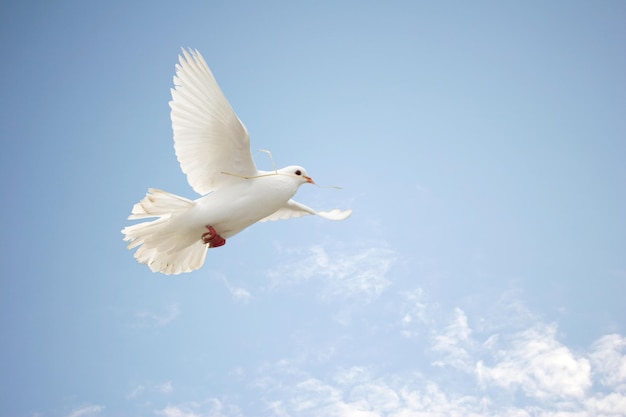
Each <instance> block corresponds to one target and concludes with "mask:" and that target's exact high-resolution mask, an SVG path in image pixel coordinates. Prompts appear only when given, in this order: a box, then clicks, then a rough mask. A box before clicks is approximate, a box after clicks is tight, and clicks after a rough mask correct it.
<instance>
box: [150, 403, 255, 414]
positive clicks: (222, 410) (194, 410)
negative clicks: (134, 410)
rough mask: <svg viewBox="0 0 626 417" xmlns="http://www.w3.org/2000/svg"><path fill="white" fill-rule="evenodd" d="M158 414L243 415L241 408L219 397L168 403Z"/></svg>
mask: <svg viewBox="0 0 626 417" xmlns="http://www.w3.org/2000/svg"><path fill="white" fill-rule="evenodd" d="M156 414H157V415H159V416H164V417H242V416H243V415H242V414H241V412H240V411H239V409H238V408H237V407H235V406H232V405H226V404H224V402H223V401H221V400H219V399H217V398H210V399H208V400H204V401H199V402H188V403H182V404H176V405H168V406H166V407H164V408H163V409H161V410H158V411H156Z"/></svg>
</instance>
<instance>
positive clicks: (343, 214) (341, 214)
mask: <svg viewBox="0 0 626 417" xmlns="http://www.w3.org/2000/svg"><path fill="white" fill-rule="evenodd" d="M317 215H318V216H320V217H323V218H325V219H328V220H345V219H347V218H348V217H350V216H351V215H352V209H348V210H339V209H334V210H331V211H321V212H318V213H317Z"/></svg>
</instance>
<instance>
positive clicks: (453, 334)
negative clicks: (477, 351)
mask: <svg viewBox="0 0 626 417" xmlns="http://www.w3.org/2000/svg"><path fill="white" fill-rule="evenodd" d="M471 332H472V330H471V329H470V327H469V325H468V323H467V316H466V315H465V312H463V310H461V309H460V308H455V309H454V318H453V319H452V321H451V322H450V324H448V325H447V326H446V327H445V328H444V329H443V331H442V332H440V333H439V334H436V335H435V336H434V343H433V346H432V350H433V351H434V352H437V353H441V354H442V355H443V358H441V359H439V360H437V361H435V362H434V365H437V366H453V367H455V368H461V369H466V368H468V366H471V364H470V357H469V353H468V352H467V350H466V349H465V347H464V345H466V344H468V343H470V334H471Z"/></svg>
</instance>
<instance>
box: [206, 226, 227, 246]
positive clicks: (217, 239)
mask: <svg viewBox="0 0 626 417" xmlns="http://www.w3.org/2000/svg"><path fill="white" fill-rule="evenodd" d="M205 227H206V228H207V230H208V232H206V233H204V234H203V235H202V241H203V242H204V243H207V244H208V245H209V247H210V248H218V247H220V246H224V245H225V244H226V239H224V238H223V237H221V236H220V235H218V234H217V232H216V231H215V229H214V228H213V226H205Z"/></svg>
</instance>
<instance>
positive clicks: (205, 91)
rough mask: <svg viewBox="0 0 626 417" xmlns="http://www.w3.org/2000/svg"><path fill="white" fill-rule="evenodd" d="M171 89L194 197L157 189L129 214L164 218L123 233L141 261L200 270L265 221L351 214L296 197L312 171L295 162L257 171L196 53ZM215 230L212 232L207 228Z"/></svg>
mask: <svg viewBox="0 0 626 417" xmlns="http://www.w3.org/2000/svg"><path fill="white" fill-rule="evenodd" d="M183 55H184V58H183V57H181V60H180V65H179V66H177V76H176V77H175V78H174V82H175V84H177V87H176V89H173V90H172V98H173V100H172V102H171V103H170V106H171V107H172V126H173V128H174V147H175V150H176V154H177V156H178V160H179V162H180V163H181V167H182V169H183V172H185V173H186V174H187V178H188V180H189V183H190V184H191V186H192V187H193V188H194V189H195V190H196V191H198V192H199V193H201V194H204V195H203V196H202V197H200V198H198V199H197V200H189V199H187V198H184V197H179V196H176V195H174V194H170V193H168V192H165V191H161V190H156V189H150V190H148V194H147V195H146V197H145V198H144V199H143V200H141V201H140V202H139V203H137V204H135V206H134V207H133V211H132V214H131V215H130V216H129V219H147V218H154V217H157V219H156V220H153V221H150V222H143V223H138V224H135V225H132V226H128V227H126V228H124V229H123V230H122V233H124V234H125V238H124V240H126V241H130V244H129V245H128V247H129V249H132V248H134V247H139V248H138V249H137V251H136V252H135V258H136V259H137V260H138V261H139V262H141V263H144V264H147V265H148V266H149V267H150V269H151V270H153V271H158V272H162V273H165V274H178V273H181V272H188V271H192V270H195V269H198V268H199V267H200V266H202V264H203V263H204V260H205V257H206V253H207V250H208V248H210V247H217V246H222V245H223V244H224V243H225V242H226V241H225V239H227V238H230V237H232V236H234V235H236V234H237V233H239V232H241V231H242V230H244V229H245V228H247V227H248V226H251V225H252V224H254V223H257V222H259V221H266V220H279V219H288V218H293V217H301V216H304V215H308V214H316V215H319V216H321V217H324V218H327V219H331V220H343V219H345V218H347V217H348V216H349V215H350V213H351V211H350V210H347V211H340V210H332V211H330V212H317V211H315V210H313V209H311V208H309V207H306V206H304V205H302V204H300V203H297V202H295V201H293V200H292V199H291V198H292V197H293V196H294V195H295V193H296V191H297V190H298V188H299V187H300V185H302V184H304V183H307V182H308V183H313V180H312V179H311V178H310V177H309V176H308V175H307V173H306V170H305V169H304V168H302V167H299V166H289V167H286V168H283V169H280V170H276V171H270V172H265V171H259V170H257V169H256V166H255V165H254V162H253V161H252V156H251V153H250V145H249V138H248V134H247V131H246V129H245V127H244V126H243V124H242V123H241V121H240V120H239V119H238V118H237V116H236V115H235V113H234V112H233V110H232V108H231V107H230V105H229V104H228V101H226V98H225V97H224V95H223V93H222V92H221V90H220V89H219V87H218V85H217V83H216V82H215V79H214V78H213V75H212V74H211V72H210V70H209V68H208V66H207V65H206V63H205V62H204V60H203V59H202V57H201V56H200V54H199V53H198V52H197V51H195V52H191V53H188V52H187V51H183ZM207 230H208V232H207Z"/></svg>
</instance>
